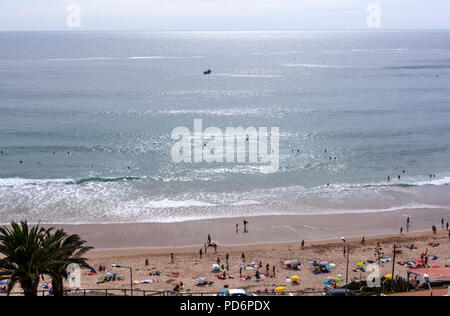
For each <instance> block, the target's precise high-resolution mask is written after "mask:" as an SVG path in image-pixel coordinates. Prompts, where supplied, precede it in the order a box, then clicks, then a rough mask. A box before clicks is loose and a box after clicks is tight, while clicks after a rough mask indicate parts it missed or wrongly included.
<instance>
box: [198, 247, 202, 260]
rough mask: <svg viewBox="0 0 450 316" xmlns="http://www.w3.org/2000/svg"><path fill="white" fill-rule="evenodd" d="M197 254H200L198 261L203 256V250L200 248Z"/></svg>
mask: <svg viewBox="0 0 450 316" xmlns="http://www.w3.org/2000/svg"><path fill="white" fill-rule="evenodd" d="M198 253H199V254H200V259H201V258H202V256H203V249H202V248H200V251H199V252H198Z"/></svg>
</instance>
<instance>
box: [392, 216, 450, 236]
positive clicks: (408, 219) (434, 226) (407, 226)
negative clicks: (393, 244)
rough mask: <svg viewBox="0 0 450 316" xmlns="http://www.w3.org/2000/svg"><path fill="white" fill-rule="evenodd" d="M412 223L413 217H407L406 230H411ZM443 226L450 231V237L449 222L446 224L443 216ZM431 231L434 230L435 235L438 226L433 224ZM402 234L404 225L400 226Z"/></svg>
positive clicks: (449, 232)
mask: <svg viewBox="0 0 450 316" xmlns="http://www.w3.org/2000/svg"><path fill="white" fill-rule="evenodd" d="M410 223H411V218H410V217H409V216H408V218H407V219H406V231H407V232H409V225H410ZM441 228H442V229H444V228H445V230H447V231H448V238H450V230H449V222H447V223H446V224H445V219H444V218H443V219H442V220H441ZM431 231H432V232H433V234H434V235H436V234H437V227H436V225H433V226H431ZM400 235H403V226H402V227H400Z"/></svg>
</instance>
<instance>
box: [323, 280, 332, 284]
mask: <svg viewBox="0 0 450 316" xmlns="http://www.w3.org/2000/svg"><path fill="white" fill-rule="evenodd" d="M322 284H325V285H331V283H330V281H327V280H325V281H323V282H322Z"/></svg>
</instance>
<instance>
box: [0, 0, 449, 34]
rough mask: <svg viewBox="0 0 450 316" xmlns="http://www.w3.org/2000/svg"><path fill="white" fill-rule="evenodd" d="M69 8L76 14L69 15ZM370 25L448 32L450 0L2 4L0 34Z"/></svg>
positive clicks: (37, 0) (1, 0)
mask: <svg viewBox="0 0 450 316" xmlns="http://www.w3.org/2000/svg"><path fill="white" fill-rule="evenodd" d="M373 3H375V4H376V5H377V7H378V8H379V9H380V11H379V14H378V13H376V14H377V16H376V17H377V20H376V21H378V22H379V23H376V24H373V23H369V24H368V23H367V20H368V17H369V18H373V16H372V15H373V14H375V12H374V11H371V10H369V11H368V6H369V5H371V4H373ZM71 4H75V6H74V7H73V6H72V8H75V11H69V10H68V6H69V5H71ZM78 8H79V9H80V10H79V14H78ZM369 8H373V7H369ZM68 20H69V23H68ZM372 21H373V20H372ZM78 22H79V23H78ZM374 25H376V26H378V27H379V28H381V29H450V0H0V31H12V30H55V31H60V30H73V31H86V30H181V31H188V30H322V29H325V30H352V29H358V30H360V29H368V28H373V26H374Z"/></svg>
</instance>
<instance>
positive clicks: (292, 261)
mask: <svg viewBox="0 0 450 316" xmlns="http://www.w3.org/2000/svg"><path fill="white" fill-rule="evenodd" d="M299 263H300V262H299V261H298V260H287V261H285V262H284V264H285V265H292V266H293V265H296V264H299Z"/></svg>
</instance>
